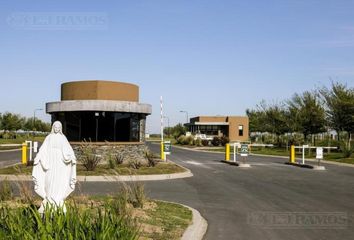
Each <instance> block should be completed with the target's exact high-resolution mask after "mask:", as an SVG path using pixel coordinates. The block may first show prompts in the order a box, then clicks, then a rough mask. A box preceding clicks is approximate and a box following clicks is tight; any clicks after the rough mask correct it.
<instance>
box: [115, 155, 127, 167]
mask: <svg viewBox="0 0 354 240" xmlns="http://www.w3.org/2000/svg"><path fill="white" fill-rule="evenodd" d="M124 159H125V156H124V154H123V153H117V154H116V155H115V162H116V165H120V164H122V163H123V162H124Z"/></svg>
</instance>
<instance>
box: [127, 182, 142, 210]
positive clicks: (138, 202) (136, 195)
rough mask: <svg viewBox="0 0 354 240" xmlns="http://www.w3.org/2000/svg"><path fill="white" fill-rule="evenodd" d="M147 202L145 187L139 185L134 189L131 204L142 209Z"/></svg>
mask: <svg viewBox="0 0 354 240" xmlns="http://www.w3.org/2000/svg"><path fill="white" fill-rule="evenodd" d="M145 201H146V196H145V190H144V185H143V184H141V183H138V184H136V185H134V186H133V188H132V198H131V199H130V203H131V204H132V205H133V207H135V208H142V207H143V206H144V203H145Z"/></svg>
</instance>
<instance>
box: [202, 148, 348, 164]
mask: <svg viewBox="0 0 354 240" xmlns="http://www.w3.org/2000/svg"><path fill="white" fill-rule="evenodd" d="M205 150H207V151H212V152H225V147H215V148H212V149H205ZM233 151H234V150H233V147H230V152H231V154H233ZM251 153H254V154H264V155H274V156H286V157H288V156H289V155H290V149H288V150H286V148H276V147H274V148H263V147H252V148H251ZM295 153H296V154H295V155H296V157H297V158H302V150H301V151H299V149H296V150H295ZM305 158H307V159H308V158H316V150H315V149H311V151H310V153H309V151H308V149H306V150H305ZM324 160H327V161H334V162H341V163H350V164H354V157H353V156H352V157H351V158H343V154H342V153H340V152H334V151H333V150H332V152H331V153H327V150H326V149H324Z"/></svg>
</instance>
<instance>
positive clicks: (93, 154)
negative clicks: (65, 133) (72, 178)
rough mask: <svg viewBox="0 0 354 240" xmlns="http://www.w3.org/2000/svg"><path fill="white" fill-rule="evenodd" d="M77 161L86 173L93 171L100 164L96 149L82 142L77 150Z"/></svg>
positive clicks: (88, 143) (90, 144)
mask: <svg viewBox="0 0 354 240" xmlns="http://www.w3.org/2000/svg"><path fill="white" fill-rule="evenodd" d="M79 153H80V156H79V161H80V162H81V164H82V165H83V166H84V167H85V169H86V170H87V171H94V170H95V169H96V167H97V165H98V164H99V163H100V162H101V157H100V156H98V155H97V148H96V146H94V145H93V144H92V143H90V142H86V141H85V142H83V143H82V144H81V146H80V149H79Z"/></svg>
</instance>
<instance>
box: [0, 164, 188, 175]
mask: <svg viewBox="0 0 354 240" xmlns="http://www.w3.org/2000/svg"><path fill="white" fill-rule="evenodd" d="M184 171H185V169H184V168H181V167H180V166H178V165H176V164H174V163H170V162H168V163H165V162H160V163H158V164H157V165H156V166H155V167H145V166H143V167H140V168H139V169H132V168H130V167H129V166H128V165H125V164H122V165H119V166H117V167H116V168H115V169H110V168H109V167H108V165H103V164H102V165H99V166H98V167H97V168H96V170H95V171H86V169H85V168H84V167H83V166H82V165H81V164H78V165H77V175H79V176H100V175H151V174H171V173H180V172H184ZM31 173H32V166H25V165H22V164H19V165H16V166H11V167H7V168H2V169H0V174H17V175H19V174H25V175H29V174H31Z"/></svg>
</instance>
